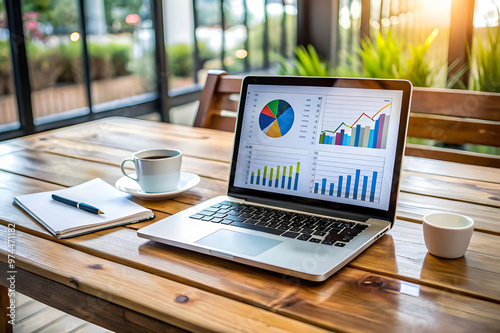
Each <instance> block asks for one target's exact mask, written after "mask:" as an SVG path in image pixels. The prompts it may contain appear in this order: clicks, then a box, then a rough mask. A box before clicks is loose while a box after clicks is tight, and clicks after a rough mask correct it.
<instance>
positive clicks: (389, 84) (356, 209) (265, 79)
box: [228, 75, 412, 224]
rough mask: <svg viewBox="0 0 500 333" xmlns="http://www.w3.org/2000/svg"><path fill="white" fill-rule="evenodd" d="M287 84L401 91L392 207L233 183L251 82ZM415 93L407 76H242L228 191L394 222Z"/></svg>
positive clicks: (250, 196)
mask: <svg viewBox="0 0 500 333" xmlns="http://www.w3.org/2000/svg"><path fill="white" fill-rule="evenodd" d="M251 84H259V85H281V86H283V85H285V86H287V85H288V86H317V87H341V88H360V89H380V90H397V91H402V92H403V95H402V100H401V117H400V121H399V126H398V142H397V146H396V158H395V161H394V170H393V175H394V176H393V179H392V184H391V191H390V199H389V207H388V209H387V210H382V209H375V208H367V207H360V206H355V205H350V204H345V203H337V202H331V201H325V200H319V199H312V198H304V197H300V196H294V195H289V194H280V193H271V192H266V191H260V190H255V189H248V188H242V187H237V186H235V185H234V180H235V173H236V159H237V156H238V150H239V143H240V139H241V127H242V122H243V113H244V112H245V99H246V96H247V89H248V85H251ZM411 93H412V84H411V83H410V82H409V81H407V80H390V79H361V78H336V77H297V76H254V75H249V76H246V77H244V78H243V81H242V86H241V95H240V96H241V97H240V102H239V106H238V115H237V119H236V130H235V137H234V148H233V155H232V159H231V168H230V176H229V185H228V195H230V196H234V197H238V198H243V199H246V198H259V199H260V200H261V201H265V200H266V199H268V200H270V201H272V202H273V203H277V202H278V203H279V202H283V204H284V206H289V205H290V203H293V204H296V205H300V206H308V207H310V206H314V207H315V208H318V209H319V210H321V211H332V212H334V211H335V212H345V213H348V214H349V213H351V214H357V215H363V216H369V217H375V218H380V219H384V220H387V221H390V222H391V224H392V223H394V219H395V217H396V205H397V199H398V194H399V186H400V179H401V172H402V163H403V155H404V148H405V141H406V132H407V127H408V119H409V113H410V112H409V110H410V101H411Z"/></svg>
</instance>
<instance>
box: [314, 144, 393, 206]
mask: <svg viewBox="0 0 500 333" xmlns="http://www.w3.org/2000/svg"><path fill="white" fill-rule="evenodd" d="M384 162H385V159H384V157H380V156H367V155H353V154H349V155H345V154H342V153H331V152H324V151H320V152H318V153H317V154H316V155H315V157H314V163H313V172H314V180H312V181H311V188H310V191H311V193H314V194H319V195H325V196H331V197H339V198H348V199H352V200H359V201H366V202H374V203H378V202H379V200H380V192H381V189H382V175H383V171H384Z"/></svg>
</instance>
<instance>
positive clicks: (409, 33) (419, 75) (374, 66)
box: [337, 0, 451, 87]
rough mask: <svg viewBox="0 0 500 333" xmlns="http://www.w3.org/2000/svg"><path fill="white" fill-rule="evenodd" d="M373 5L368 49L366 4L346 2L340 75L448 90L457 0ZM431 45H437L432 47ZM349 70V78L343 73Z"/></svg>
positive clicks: (378, 0)
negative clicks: (453, 12) (364, 22)
mask: <svg viewBox="0 0 500 333" xmlns="http://www.w3.org/2000/svg"><path fill="white" fill-rule="evenodd" d="M370 4H371V13H370V22H369V24H370V40H371V43H365V44H363V45H362V44H361V43H360V40H362V39H363V38H365V37H364V36H361V29H360V28H361V10H362V1H361V0H341V1H340V7H339V49H338V61H337V71H341V72H339V75H346V74H347V75H356V76H367V77H378V78H400V79H408V80H410V81H412V83H413V84H414V85H415V86H432V87H445V86H446V78H447V71H446V66H443V65H444V64H447V62H448V43H449V36H450V20H451V0H442V1H434V0H420V1H392V0H371V2H370ZM377 39H378V40H379V42H380V43H379V45H380V47H378V45H377ZM426 40H428V41H431V44H430V47H428V48H427V47H426V46H425V43H426ZM362 51H363V52H362ZM360 54H362V56H361V57H359V56H358V55H360ZM346 69H347V70H348V71H347V73H344V72H342V70H344V71H345V70H346Z"/></svg>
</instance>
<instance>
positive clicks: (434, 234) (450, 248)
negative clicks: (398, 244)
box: [422, 213, 474, 259]
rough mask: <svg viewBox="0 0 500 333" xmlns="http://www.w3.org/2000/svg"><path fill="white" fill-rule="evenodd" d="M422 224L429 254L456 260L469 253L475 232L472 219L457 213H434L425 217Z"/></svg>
mask: <svg viewBox="0 0 500 333" xmlns="http://www.w3.org/2000/svg"><path fill="white" fill-rule="evenodd" d="M422 224H423V230H424V241H425V246H427V249H428V250H429V253H431V254H433V255H435V256H437V257H441V258H447V259H455V258H460V257H462V256H463V255H464V254H465V252H466V251H467V247H468V246H469V243H470V239H471V237H472V233H473V231H474V220H473V219H472V218H470V217H468V216H465V215H460V214H455V213H432V214H428V215H425V216H424V218H423V223H422Z"/></svg>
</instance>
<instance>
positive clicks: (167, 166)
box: [121, 149, 182, 193]
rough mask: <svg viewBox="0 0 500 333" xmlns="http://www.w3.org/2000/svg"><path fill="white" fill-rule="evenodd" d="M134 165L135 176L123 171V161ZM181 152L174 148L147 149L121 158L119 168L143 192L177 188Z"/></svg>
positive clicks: (157, 191) (179, 175) (159, 191)
mask: <svg viewBox="0 0 500 333" xmlns="http://www.w3.org/2000/svg"><path fill="white" fill-rule="evenodd" d="M127 162H132V163H134V165H135V171H136V175H137V177H136V178H134V177H132V176H130V175H128V174H127V173H126V172H125V169H124V166H125V163H127ZM181 163H182V152H181V151H179V150H176V149H148V150H141V151H138V152H136V153H134V154H133V155H132V158H126V159H124V160H123V162H122V165H121V169H122V172H123V174H124V175H125V176H127V177H129V178H130V179H133V180H135V181H136V182H137V183H139V186H140V187H141V189H142V190H143V191H144V192H148V193H161V192H170V191H173V190H175V189H176V188H177V184H178V183H179V179H180V177H181Z"/></svg>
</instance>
